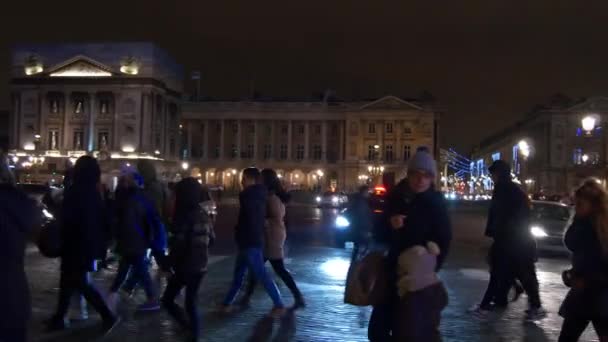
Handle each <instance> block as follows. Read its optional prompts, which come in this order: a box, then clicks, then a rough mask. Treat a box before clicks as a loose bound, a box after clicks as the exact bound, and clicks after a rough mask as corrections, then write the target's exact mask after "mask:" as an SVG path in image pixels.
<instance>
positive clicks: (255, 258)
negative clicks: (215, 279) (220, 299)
mask: <svg viewBox="0 0 608 342" xmlns="http://www.w3.org/2000/svg"><path fill="white" fill-rule="evenodd" d="M248 269H249V271H250V272H252V273H253V274H254V275H255V278H256V279H257V280H259V281H261V282H262V284H263V285H264V289H266V293H268V295H269V296H270V298H271V299H272V302H273V303H274V306H275V307H276V308H282V307H284V305H283V300H282V299H281V294H280V293H279V289H278V288H277V285H276V284H275V283H274V280H272V278H270V276H269V275H268V273H266V268H264V257H263V256H262V249H261V248H247V249H243V250H241V251H239V254H238V255H237V258H236V264H235V265H234V277H233V279H232V286H231V287H230V290H229V291H228V294H227V295H226V298H225V299H224V305H232V303H234V299H235V298H236V296H237V295H238V293H239V291H240V289H241V286H243V280H244V278H245V272H246V271H247V270H248Z"/></svg>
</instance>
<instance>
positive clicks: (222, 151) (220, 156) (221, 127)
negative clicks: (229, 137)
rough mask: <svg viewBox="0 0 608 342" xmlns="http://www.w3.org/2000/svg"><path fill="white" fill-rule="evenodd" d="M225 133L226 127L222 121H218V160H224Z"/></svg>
mask: <svg viewBox="0 0 608 342" xmlns="http://www.w3.org/2000/svg"><path fill="white" fill-rule="evenodd" d="M225 132H226V125H225V124H224V120H220V155H219V158H218V159H220V160H221V159H224V135H225Z"/></svg>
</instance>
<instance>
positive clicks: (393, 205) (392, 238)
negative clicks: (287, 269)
mask: <svg viewBox="0 0 608 342" xmlns="http://www.w3.org/2000/svg"><path fill="white" fill-rule="evenodd" d="M407 170H408V171H407V178H406V179H404V180H402V181H401V182H400V183H399V184H397V185H396V186H395V188H394V189H393V190H391V192H390V193H389V195H388V197H387V205H386V208H385V209H386V216H387V219H388V220H389V223H388V225H389V226H390V228H391V229H392V231H391V232H390V234H383V235H386V238H387V240H388V241H387V242H388V244H389V252H388V256H387V263H386V268H387V274H388V283H387V285H388V286H387V290H388V293H387V294H386V298H385V300H384V302H383V303H381V304H379V305H375V306H374V308H373V311H372V316H371V318H370V322H369V328H368V337H369V339H370V341H425V342H426V341H440V340H441V336H440V334H439V324H440V319H441V311H442V310H443V309H444V308H445V307H446V306H447V301H448V299H447V292H446V290H445V288H444V286H443V284H442V283H441V282H438V283H436V284H433V285H432V286H429V287H426V288H424V289H421V290H419V291H416V292H412V293H409V294H406V295H405V296H403V297H399V296H398V293H397V285H396V284H397V279H398V278H397V274H398V259H399V256H400V255H401V254H402V253H403V252H404V251H406V250H408V249H410V248H412V247H415V246H427V245H428V244H429V243H431V242H432V243H434V244H436V245H437V247H438V253H437V255H436V264H435V271H436V272H437V271H439V269H440V268H441V266H442V265H443V262H444V261H445V258H446V256H447V254H448V251H449V247H450V242H451V239H452V230H451V224H450V219H449V216H448V211H447V206H446V204H445V201H444V198H443V195H442V194H441V193H439V192H438V191H435V189H434V185H433V183H434V180H435V178H436V176H437V166H436V163H435V160H434V159H433V156H432V155H431V154H430V152H429V151H428V149H427V148H424V147H422V148H419V149H418V150H417V151H416V153H415V154H414V156H413V157H412V158H411V159H410V161H409V163H408V167H407Z"/></svg>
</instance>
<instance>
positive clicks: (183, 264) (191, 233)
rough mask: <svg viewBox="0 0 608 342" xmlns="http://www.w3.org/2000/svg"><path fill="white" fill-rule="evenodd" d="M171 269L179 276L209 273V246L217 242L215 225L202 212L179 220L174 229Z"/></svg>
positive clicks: (190, 214) (199, 211)
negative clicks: (214, 241)
mask: <svg viewBox="0 0 608 342" xmlns="http://www.w3.org/2000/svg"><path fill="white" fill-rule="evenodd" d="M171 232H172V233H173V237H172V241H171V252H170V254H169V259H170V260H171V267H172V268H173V270H174V271H175V272H176V273H179V274H185V275H190V274H197V273H201V272H206V271H207V263H208V259H209V245H210V244H211V243H212V241H213V240H215V232H214V230H213V224H212V222H211V219H210V218H209V216H208V215H207V214H206V213H204V212H203V211H202V210H200V209H198V210H194V211H191V212H189V213H188V214H186V215H185V217H183V218H177V219H176V222H175V224H174V225H173V229H172V231H171Z"/></svg>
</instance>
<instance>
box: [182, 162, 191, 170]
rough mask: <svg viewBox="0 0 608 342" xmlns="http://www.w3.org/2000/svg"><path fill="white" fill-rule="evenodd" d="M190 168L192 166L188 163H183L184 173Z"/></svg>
mask: <svg viewBox="0 0 608 342" xmlns="http://www.w3.org/2000/svg"><path fill="white" fill-rule="evenodd" d="M188 167H190V165H189V164H188V163H187V162H183V163H182V169H184V171H186V170H188Z"/></svg>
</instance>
